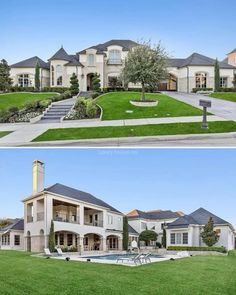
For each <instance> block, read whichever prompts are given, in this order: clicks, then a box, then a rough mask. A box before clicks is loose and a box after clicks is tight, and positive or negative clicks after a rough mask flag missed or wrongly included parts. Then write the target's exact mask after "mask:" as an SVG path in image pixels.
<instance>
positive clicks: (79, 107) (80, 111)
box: [75, 98, 86, 119]
mask: <svg viewBox="0 0 236 295" xmlns="http://www.w3.org/2000/svg"><path fill="white" fill-rule="evenodd" d="M75 110H76V113H77V115H76V116H77V118H78V119H85V118H86V100H85V98H79V99H78V100H77V102H76V104H75Z"/></svg>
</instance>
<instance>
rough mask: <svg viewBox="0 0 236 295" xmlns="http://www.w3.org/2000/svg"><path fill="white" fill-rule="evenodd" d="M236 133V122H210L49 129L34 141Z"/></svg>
mask: <svg viewBox="0 0 236 295" xmlns="http://www.w3.org/2000/svg"><path fill="white" fill-rule="evenodd" d="M234 131H236V122H233V121H225V122H210V123H209V129H208V130H205V129H202V128H201V123H176V124H160V125H140V126H118V127H91V128H61V129H49V130H48V131H46V132H45V133H43V134H42V135H40V136H39V137H37V138H35V139H34V140H33V141H36V142H38V141H56V140H79V139H95V138H115V137H135V136H157V135H176V134H201V133H226V132H234Z"/></svg>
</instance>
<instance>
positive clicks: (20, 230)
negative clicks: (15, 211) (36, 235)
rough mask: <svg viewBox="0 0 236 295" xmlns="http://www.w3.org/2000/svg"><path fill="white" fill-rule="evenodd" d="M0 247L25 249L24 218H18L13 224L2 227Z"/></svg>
mask: <svg viewBox="0 0 236 295" xmlns="http://www.w3.org/2000/svg"><path fill="white" fill-rule="evenodd" d="M0 249H2V250H24V220H23V219H16V220H15V221H14V222H13V223H12V224H10V225H7V226H5V227H2V228H0Z"/></svg>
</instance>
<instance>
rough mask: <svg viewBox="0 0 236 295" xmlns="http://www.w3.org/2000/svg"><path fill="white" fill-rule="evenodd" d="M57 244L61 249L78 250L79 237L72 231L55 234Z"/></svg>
mask: <svg viewBox="0 0 236 295" xmlns="http://www.w3.org/2000/svg"><path fill="white" fill-rule="evenodd" d="M55 244H56V247H59V248H62V249H63V248H73V249H75V248H76V249H78V245H79V235H78V234H77V233H74V232H70V231H58V232H55Z"/></svg>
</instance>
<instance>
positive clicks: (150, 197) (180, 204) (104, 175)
mask: <svg viewBox="0 0 236 295" xmlns="http://www.w3.org/2000/svg"><path fill="white" fill-rule="evenodd" d="M35 159H39V160H42V161H44V163H45V169H46V177H45V184H46V186H49V185H52V184H54V183H56V182H59V183H62V184H65V185H68V186H72V187H74V188H78V189H80V190H84V191H86V192H89V193H92V194H94V195H95V196H96V197H99V198H101V199H103V200H104V201H106V202H108V203H109V204H111V205H112V206H114V207H116V208H117V209H118V210H120V211H122V212H124V213H126V212H129V211H130V210H132V209H134V208H137V209H140V210H152V209H163V210H164V209H171V210H182V211H184V212H185V213H191V212H192V211H194V210H196V209H198V208H199V207H204V208H206V209H208V210H210V211H211V212H213V213H215V214H217V215H219V216H220V217H221V218H224V219H226V220H228V221H230V222H232V223H233V224H234V225H235V226H236V215H235V208H236V195H235V167H236V150H230V149H229V150H227V149H219V150H213V149H196V150H195V149H156V150H145V149H144V150H143V149H141V150H139V149H114V150H113V149H81V150H80V149H57V150H55V149H1V150H0V179H1V194H0V204H1V205H0V217H20V216H23V205H22V203H21V202H20V201H21V199H22V198H23V197H25V196H28V195H30V194H31V189H32V173H31V170H32V162H33V160H35Z"/></svg>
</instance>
